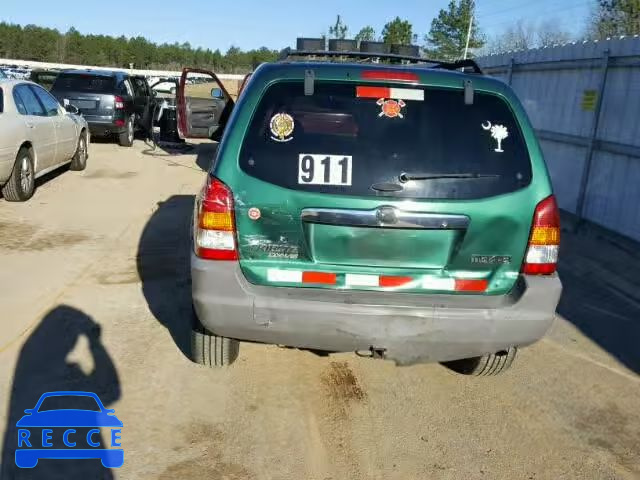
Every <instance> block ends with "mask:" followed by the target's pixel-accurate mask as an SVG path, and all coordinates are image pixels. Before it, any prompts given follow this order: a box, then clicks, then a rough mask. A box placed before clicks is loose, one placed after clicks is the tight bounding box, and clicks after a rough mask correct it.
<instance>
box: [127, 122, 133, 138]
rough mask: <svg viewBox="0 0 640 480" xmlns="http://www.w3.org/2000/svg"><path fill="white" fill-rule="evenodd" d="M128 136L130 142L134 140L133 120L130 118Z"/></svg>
mask: <svg viewBox="0 0 640 480" xmlns="http://www.w3.org/2000/svg"><path fill="white" fill-rule="evenodd" d="M127 137H128V139H129V143H131V142H133V122H132V121H131V120H129V123H128V124H127Z"/></svg>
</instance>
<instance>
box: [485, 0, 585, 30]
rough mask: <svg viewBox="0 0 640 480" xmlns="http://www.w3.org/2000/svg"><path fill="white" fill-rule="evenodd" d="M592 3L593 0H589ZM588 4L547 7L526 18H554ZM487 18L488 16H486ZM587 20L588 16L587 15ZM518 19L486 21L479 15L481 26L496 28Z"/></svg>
mask: <svg viewBox="0 0 640 480" xmlns="http://www.w3.org/2000/svg"><path fill="white" fill-rule="evenodd" d="M589 3H591V2H589ZM586 5H587V3H584V2H583V3H580V4H574V5H569V6H565V7H562V8H555V9H545V11H543V12H540V13H538V14H536V15H533V16H532V15H527V17H526V18H525V20H540V19H542V18H545V17H546V18H548V19H552V18H553V17H554V14H557V13H559V12H566V11H570V10H576V9H578V8H583V7H585V6H586ZM484 18H487V17H484ZM585 20H586V17H585ZM516 21H517V19H514V18H510V19H508V20H501V21H498V22H488V23H487V22H484V21H482V18H481V17H479V22H481V24H480V26H481V27H482V28H495V27H497V26H501V25H506V24H513V23H515V22H516Z"/></svg>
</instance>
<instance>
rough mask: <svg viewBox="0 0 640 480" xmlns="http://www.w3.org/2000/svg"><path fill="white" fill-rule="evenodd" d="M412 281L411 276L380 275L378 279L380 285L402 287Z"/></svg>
mask: <svg viewBox="0 0 640 480" xmlns="http://www.w3.org/2000/svg"><path fill="white" fill-rule="evenodd" d="M412 281H413V278H411V277H390V276H386V275H384V276H381V277H380V279H379V280H378V282H379V285H380V286H381V287H402V286H403V285H406V284H408V283H411V282H412Z"/></svg>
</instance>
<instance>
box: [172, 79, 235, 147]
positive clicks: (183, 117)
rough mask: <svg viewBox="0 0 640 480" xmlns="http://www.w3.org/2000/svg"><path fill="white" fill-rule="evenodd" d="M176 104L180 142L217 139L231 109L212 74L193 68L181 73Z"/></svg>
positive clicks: (224, 89)
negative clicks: (182, 140)
mask: <svg viewBox="0 0 640 480" xmlns="http://www.w3.org/2000/svg"><path fill="white" fill-rule="evenodd" d="M177 102H178V112H177V114H178V133H179V135H180V138H183V139H185V138H210V139H212V140H218V139H220V137H221V136H222V132H223V131H224V127H225V125H226V124H227V120H228V119H229V116H230V115H231V111H232V110H233V107H234V101H233V99H232V98H231V95H229V92H228V91H227V89H226V88H225V87H224V85H223V84H222V82H221V81H220V79H218V77H217V76H216V74H215V73H213V72H210V71H208V70H200V69H196V68H185V69H183V70H182V76H181V77H180V84H179V85H178V95H177Z"/></svg>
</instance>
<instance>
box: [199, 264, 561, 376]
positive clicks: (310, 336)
mask: <svg viewBox="0 0 640 480" xmlns="http://www.w3.org/2000/svg"><path fill="white" fill-rule="evenodd" d="M191 274H192V295H193V304H194V307H195V310H196V313H197V315H198V318H199V320H200V322H201V323H202V324H203V325H204V326H205V327H206V328H207V329H209V330H210V331H212V332H214V333H216V334H218V335H221V336H225V337H230V338H237V339H239V340H247V341H255V342H262V343H271V344H278V345H287V346H291V347H298V348H309V349H317V350H327V351H333V352H347V351H355V350H369V349H370V348H371V347H373V348H375V349H382V350H385V352H386V357H387V358H389V359H391V360H394V361H396V362H397V363H399V364H411V363H421V362H442V361H448V360H456V359H460V358H468V357H473V356H478V355H483V354H485V353H490V352H496V351H499V350H502V349H506V348H508V347H510V346H524V345H528V344H531V343H533V342H535V341H537V340H539V339H540V338H542V336H543V335H544V334H545V333H546V331H547V330H548V329H549V327H550V326H551V324H552V322H553V319H554V316H555V309H556V306H557V304H558V301H559V299H560V293H561V291H562V286H561V283H560V280H559V278H558V276H557V275H553V276H545V277H542V276H540V277H533V276H522V277H521V278H520V279H519V281H518V282H517V284H516V286H515V287H514V289H513V290H512V292H511V293H509V294H508V295H501V296H491V295H482V296H480V295H420V294H406V293H395V292H365V291H357V290H335V291H332V290H322V289H313V288H284V287H281V288H278V287H264V286H257V285H253V284H250V283H249V282H248V281H247V280H246V279H245V277H244V275H243V274H242V271H241V270H240V267H239V265H238V263H237V262H211V261H206V260H201V259H199V258H198V257H196V256H195V255H192V258H191Z"/></svg>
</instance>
